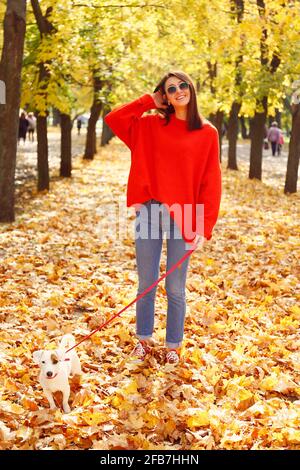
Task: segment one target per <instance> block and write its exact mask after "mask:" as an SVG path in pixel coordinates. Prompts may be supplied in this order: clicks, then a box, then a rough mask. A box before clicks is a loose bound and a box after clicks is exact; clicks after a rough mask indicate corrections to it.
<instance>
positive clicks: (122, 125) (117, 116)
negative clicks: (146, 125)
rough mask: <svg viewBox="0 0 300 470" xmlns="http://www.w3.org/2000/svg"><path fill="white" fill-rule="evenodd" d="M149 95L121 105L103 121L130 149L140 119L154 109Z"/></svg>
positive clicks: (153, 102) (154, 106) (152, 100)
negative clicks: (146, 112)
mask: <svg viewBox="0 0 300 470" xmlns="http://www.w3.org/2000/svg"><path fill="white" fill-rule="evenodd" d="M156 107H157V106H156V103H155V101H154V98H153V96H152V95H151V94H150V93H146V94H145V95H142V96H140V97H139V98H137V99H136V100H134V101H131V102H130V103H126V104H123V105H121V106H118V107H117V108H115V109H113V110H112V111H110V112H109V113H108V114H106V116H105V118H104V121H105V122H106V124H107V125H108V126H109V127H110V128H111V129H112V131H113V132H114V134H116V135H117V136H118V137H119V138H120V139H121V140H122V141H123V142H124V143H125V144H126V145H127V147H129V148H130V149H132V147H133V142H134V140H135V136H136V132H137V129H138V126H139V122H140V118H141V116H142V115H143V113H144V112H145V111H148V110H149V109H153V108H156Z"/></svg>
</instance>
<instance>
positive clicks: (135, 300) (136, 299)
mask: <svg viewBox="0 0 300 470" xmlns="http://www.w3.org/2000/svg"><path fill="white" fill-rule="evenodd" d="M196 248H197V247H195V248H193V249H192V250H189V251H188V252H187V253H186V254H185V255H184V256H183V257H182V258H180V260H179V261H177V263H175V264H174V265H173V266H172V267H171V268H170V269H169V271H167V272H166V273H165V274H163V275H162V276H161V277H160V278H159V279H158V280H157V281H155V282H153V284H151V286H149V287H147V289H146V290H144V292H142V293H141V294H140V295H139V296H138V297H136V298H135V299H134V300H133V301H132V302H130V303H129V304H128V305H126V307H124V308H123V309H122V310H120V312H118V313H117V314H116V315H113V316H112V317H111V318H109V319H108V320H107V321H106V322H105V323H103V324H102V325H100V326H98V328H96V329H95V330H93V331H92V332H91V333H90V334H89V335H87V336H85V337H84V338H83V339H82V340H81V341H79V342H78V343H76V344H75V345H74V346H72V347H71V348H70V349H68V350H67V351H66V353H68V352H70V351H72V349H74V348H76V347H77V346H79V344H81V343H83V342H84V341H86V340H87V339H89V338H90V337H91V336H93V335H94V334H95V333H97V331H99V330H102V328H104V327H105V326H106V325H108V324H109V323H110V322H112V321H113V320H114V319H115V318H117V317H119V316H120V315H121V313H123V312H124V311H125V310H126V309H127V308H129V307H130V306H131V305H132V304H134V303H135V302H137V301H138V300H139V299H140V298H141V297H143V296H144V295H146V294H147V292H149V291H150V290H151V289H152V288H153V287H154V286H156V285H157V284H158V283H159V282H160V281H162V280H163V279H164V278H165V277H167V276H168V275H169V274H171V272H173V271H174V270H175V269H176V268H177V266H178V265H179V264H181V263H183V261H184V260H185V259H186V258H187V257H188V256H190V255H191V254H192V253H193V251H195V249H196Z"/></svg>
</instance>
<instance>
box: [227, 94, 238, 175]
mask: <svg viewBox="0 0 300 470" xmlns="http://www.w3.org/2000/svg"><path fill="white" fill-rule="evenodd" d="M240 109H241V104H240V103H237V102H236V101H234V102H233V103H232V106H231V110H230V114H229V120H228V129H227V138H228V165H227V168H230V169H231V170H238V166H237V159H236V144H237V139H238V132H239V111H240Z"/></svg>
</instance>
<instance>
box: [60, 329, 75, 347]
mask: <svg viewBox="0 0 300 470" xmlns="http://www.w3.org/2000/svg"><path fill="white" fill-rule="evenodd" d="M74 345H75V338H74V336H73V335H71V334H69V333H68V334H67V335H64V336H63V337H62V339H61V342H60V345H59V349H65V350H68V349H70V348H72V347H73V346H74Z"/></svg>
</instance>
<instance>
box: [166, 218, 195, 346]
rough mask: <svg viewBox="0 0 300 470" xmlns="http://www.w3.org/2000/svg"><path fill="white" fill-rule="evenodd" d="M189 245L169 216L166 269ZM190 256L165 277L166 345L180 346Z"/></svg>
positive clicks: (183, 253) (181, 255)
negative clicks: (166, 305) (166, 302)
mask: <svg viewBox="0 0 300 470" xmlns="http://www.w3.org/2000/svg"><path fill="white" fill-rule="evenodd" d="M189 249H190V246H188V244H187V243H186V242H185V241H184V240H183V238H182V236H181V234H180V232H179V229H178V227H177V225H176V224H175V222H174V220H173V219H172V218H171V223H170V233H169V232H167V271H168V270H169V269H171V267H172V266H174V264H176V263H177V261H179V260H180V258H182V257H183V256H184V255H185V254H186V253H187V251H188V250H189ZM189 261H190V256H188V257H187V258H186V259H185V260H184V261H183V263H181V264H180V265H179V266H177V268H176V269H175V270H174V271H172V272H171V274H169V275H168V276H167V277H166V280H165V287H166V291H167V298H168V310H167V332H166V346H167V347H168V348H171V349H173V348H178V347H180V346H181V343H182V339H183V333H184V320H185V314H186V298H185V285H186V278H187V271H188V265H189Z"/></svg>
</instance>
